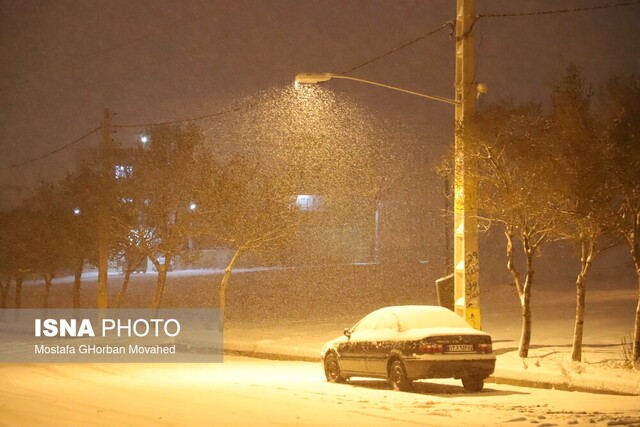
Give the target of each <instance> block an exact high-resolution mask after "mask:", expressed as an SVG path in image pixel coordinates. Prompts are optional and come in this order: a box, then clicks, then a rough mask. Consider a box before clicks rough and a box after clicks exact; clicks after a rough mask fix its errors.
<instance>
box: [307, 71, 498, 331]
mask: <svg viewBox="0 0 640 427" xmlns="http://www.w3.org/2000/svg"><path fill="white" fill-rule="evenodd" d="M464 65H465V66H467V67H468V66H469V64H468V61H467V63H466V64H464ZM457 71H458V70H457ZM461 76H462V77H464V78H462V77H461ZM331 79H345V80H354V81H357V82H361V83H367V84H371V85H374V86H380V87H384V88H387V89H392V90H396V91H399V92H404V93H408V94H411V95H416V96H420V97H423V98H428V99H433V100H435V101H441V102H445V103H448V104H453V105H455V107H456V108H455V110H456V111H455V118H456V123H457V125H459V127H458V128H457V129H456V131H455V162H454V164H455V185H454V187H455V188H454V231H453V232H454V261H453V264H454V265H453V269H454V295H455V296H454V307H455V311H456V313H457V314H458V315H460V316H461V317H463V318H464V319H465V320H466V321H467V322H468V323H469V324H471V326H473V327H474V328H476V329H481V324H480V302H479V293H480V287H479V283H478V279H479V273H480V268H479V262H478V225H477V195H476V193H477V188H476V187H477V184H476V182H475V176H474V169H475V163H474V160H473V156H474V155H475V151H476V150H475V146H474V145H473V143H472V142H471V140H469V138H465V137H464V136H463V132H464V131H465V130H464V126H463V123H464V118H465V116H466V115H470V114H472V113H473V109H474V108H473V103H475V101H476V99H477V98H478V97H479V96H480V95H481V94H485V93H487V90H488V89H487V86H486V85H485V84H483V83H480V84H478V85H477V86H475V87H474V86H472V85H471V84H469V83H468V82H469V78H468V75H467V73H462V72H458V73H457V75H456V99H449V98H443V97H440V96H434V95H427V94H424V93H420V92H415V91H412V90H408V89H403V88H399V87H396V86H391V85H387V84H384V83H378V82H374V81H371V80H365V79H361V78H358V77H351V76H344V75H340V74H331V73H300V74H298V75H296V78H295V86H296V88H299V87H300V85H301V84H316V83H320V82H325V81H328V80H331Z"/></svg>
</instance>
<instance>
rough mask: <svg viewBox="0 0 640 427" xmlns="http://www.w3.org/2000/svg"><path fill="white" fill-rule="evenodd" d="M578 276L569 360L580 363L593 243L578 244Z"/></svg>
mask: <svg viewBox="0 0 640 427" xmlns="http://www.w3.org/2000/svg"><path fill="white" fill-rule="evenodd" d="M580 246H581V248H580V251H581V255H582V256H581V257H580V274H578V277H577V278H576V322H575V326H574V330H573V346H572V347H571V360H573V361H575V362H582V337H583V336H584V306H585V296H586V290H587V289H586V283H585V281H586V279H587V273H588V272H589V268H590V267H591V263H592V262H593V255H594V250H595V241H590V242H585V241H582V242H581V244H580Z"/></svg>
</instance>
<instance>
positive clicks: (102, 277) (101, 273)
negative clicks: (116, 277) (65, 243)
mask: <svg viewBox="0 0 640 427" xmlns="http://www.w3.org/2000/svg"><path fill="white" fill-rule="evenodd" d="M110 142H111V113H110V112H109V109H108V108H105V110H104V119H103V121H102V155H101V160H102V174H101V175H102V180H103V182H102V184H103V185H108V183H109V179H110V178H111V174H112V173H113V171H112V168H111V165H110V162H109V158H110V155H109V145H110ZM107 194H108V192H103V194H102V195H101V203H100V213H99V224H98V227H99V230H98V233H99V236H98V308H99V309H106V308H107V305H108V294H107V271H108V269H109V237H108V230H107V207H108V203H107V201H106V200H105V198H106V197H107Z"/></svg>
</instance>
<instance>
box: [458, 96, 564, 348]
mask: <svg viewBox="0 0 640 427" xmlns="http://www.w3.org/2000/svg"><path fill="white" fill-rule="evenodd" d="M546 125H547V123H546V119H545V118H544V117H543V116H542V112H541V109H540V107H539V106H537V105H523V106H514V105H512V104H503V105H498V106H494V107H492V108H489V109H487V110H485V112H484V113H483V114H482V115H480V116H479V117H477V118H476V120H475V121H474V123H473V124H472V129H471V135H472V137H474V138H478V140H479V141H478V146H479V154H478V174H479V176H478V194H479V206H480V212H481V213H482V215H484V216H485V217H486V218H487V219H489V220H490V221H491V222H493V223H498V224H502V226H503V227H504V236H505V238H506V256H507V268H508V270H509V272H510V273H511V275H512V277H513V280H514V283H515V288H516V291H517V293H518V297H519V301H520V307H521V312H522V332H521V336H520V343H519V355H520V357H527V356H528V352H529V346H530V342H531V329H532V313H531V297H532V288H533V282H534V272H535V270H534V258H535V256H536V254H537V253H538V251H539V250H540V246H541V245H543V244H544V243H545V242H547V241H549V239H550V237H551V230H552V228H553V223H554V217H555V215H556V213H555V211H554V209H553V205H552V201H551V200H550V194H551V193H550V192H549V191H548V190H549V188H548V187H549V178H550V177H552V176H553V174H552V171H551V167H552V166H551V165H550V162H548V161H547V160H546V158H547V157H548V153H549V151H548V147H546V146H545V144H544V135H545V132H546ZM516 240H518V241H519V242H520V247H521V250H522V254H523V256H524V261H525V262H524V267H518V262H517V257H516V247H515V244H516ZM522 268H524V277H523V274H522V273H521V269H522Z"/></svg>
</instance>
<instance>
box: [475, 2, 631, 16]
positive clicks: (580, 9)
mask: <svg viewBox="0 0 640 427" xmlns="http://www.w3.org/2000/svg"><path fill="white" fill-rule="evenodd" d="M637 4H640V0H634V1H628V2H624V3H611V4H605V5H600V6H590V7H575V8H572V9H554V10H542V11H538V12H518V13H485V14H480V15H476V18H513V17H517V16H536V15H553V14H558V13H573V12H586V11H589V10H599V9H611V8H615V7H624V6H634V5H637Z"/></svg>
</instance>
